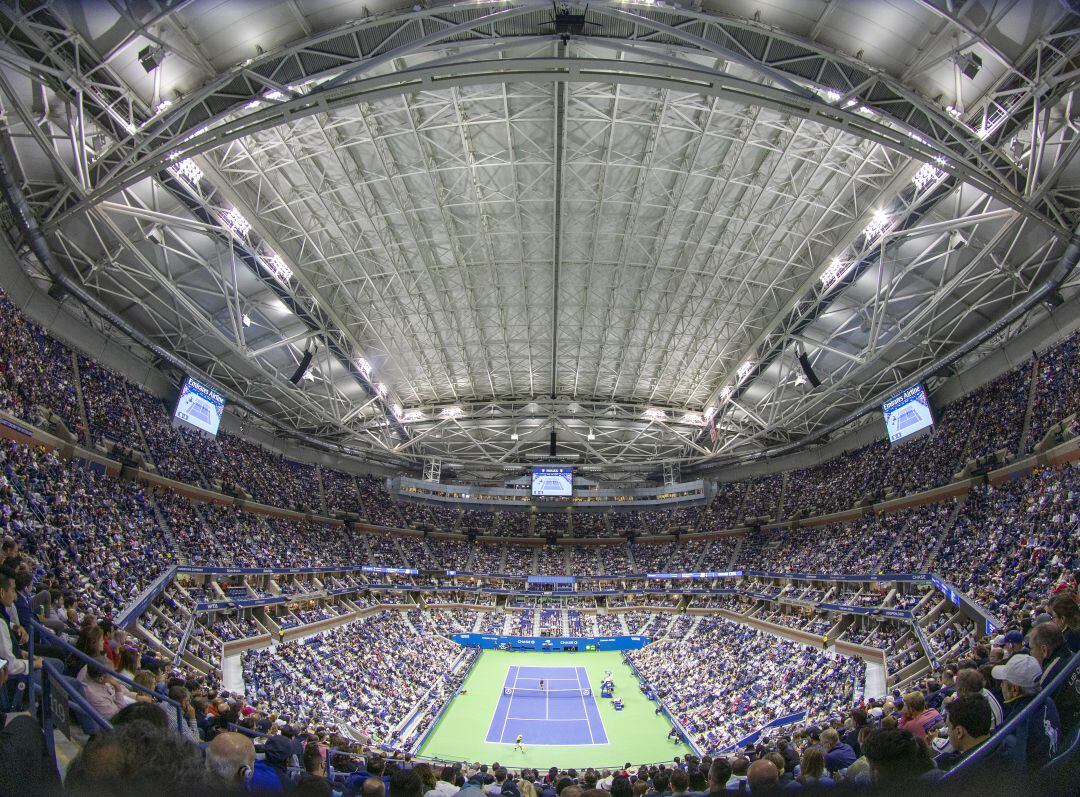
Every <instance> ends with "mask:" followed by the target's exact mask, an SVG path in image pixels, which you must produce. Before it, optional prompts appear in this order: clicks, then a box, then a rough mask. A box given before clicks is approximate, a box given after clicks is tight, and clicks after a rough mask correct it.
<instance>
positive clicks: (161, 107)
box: [154, 100, 172, 116]
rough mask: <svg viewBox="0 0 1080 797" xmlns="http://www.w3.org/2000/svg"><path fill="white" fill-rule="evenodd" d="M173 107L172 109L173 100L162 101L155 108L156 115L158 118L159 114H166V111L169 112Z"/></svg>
mask: <svg viewBox="0 0 1080 797" xmlns="http://www.w3.org/2000/svg"><path fill="white" fill-rule="evenodd" d="M171 107H172V100H162V101H161V102H159V103H158V104H157V105H155V106H154V115H155V116H157V115H158V114H159V113H164V112H165V111H167V110H169V109H170V108H171Z"/></svg>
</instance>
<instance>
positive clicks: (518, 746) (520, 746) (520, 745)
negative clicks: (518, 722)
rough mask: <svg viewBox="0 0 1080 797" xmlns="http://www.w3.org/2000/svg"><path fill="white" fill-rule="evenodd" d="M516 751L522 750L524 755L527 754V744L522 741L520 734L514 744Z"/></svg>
mask: <svg viewBox="0 0 1080 797" xmlns="http://www.w3.org/2000/svg"><path fill="white" fill-rule="evenodd" d="M514 749H515V750H520V751H521V752H523V753H524V752H525V743H524V742H522V741H521V734H520V733H519V734H518V735H517V740H516V741H515V742H514Z"/></svg>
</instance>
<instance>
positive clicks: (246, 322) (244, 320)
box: [240, 313, 251, 327]
mask: <svg viewBox="0 0 1080 797" xmlns="http://www.w3.org/2000/svg"><path fill="white" fill-rule="evenodd" d="M240 321H241V323H243V325H244V326H245V327H250V326H251V316H249V315H248V314H247V313H244V315H243V316H242V317H241V318H240Z"/></svg>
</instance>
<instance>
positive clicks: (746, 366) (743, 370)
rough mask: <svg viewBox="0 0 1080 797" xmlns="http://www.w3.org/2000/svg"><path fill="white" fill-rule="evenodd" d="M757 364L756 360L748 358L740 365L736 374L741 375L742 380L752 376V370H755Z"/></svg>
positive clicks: (740, 379)
mask: <svg viewBox="0 0 1080 797" xmlns="http://www.w3.org/2000/svg"><path fill="white" fill-rule="evenodd" d="M755 365H757V362H756V361H754V360H747V361H746V362H744V363H743V364H742V365H740V366H739V370H738V371H737V372H736V375H737V376H738V377H739V381H740V382H741V381H742V380H743V379H746V377H748V376H750V372H751V371H753V370H754V366H755Z"/></svg>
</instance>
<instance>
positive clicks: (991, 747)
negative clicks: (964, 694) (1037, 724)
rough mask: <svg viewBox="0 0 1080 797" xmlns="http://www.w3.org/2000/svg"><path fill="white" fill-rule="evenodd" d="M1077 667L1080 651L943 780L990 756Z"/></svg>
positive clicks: (965, 770) (1079, 663) (1079, 664)
mask: <svg viewBox="0 0 1080 797" xmlns="http://www.w3.org/2000/svg"><path fill="white" fill-rule="evenodd" d="M1077 667H1080V653H1077V654H1075V655H1074V656H1073V657H1072V658H1071V659H1070V660H1069V663H1068V664H1067V665H1066V666H1065V668H1064V669H1062V671H1061V672H1059V673H1058V674H1057V675H1056V676H1055V677H1054V680H1052V681H1051V682H1050V683H1048V684H1047V685H1046V686H1044V687H1043V688H1042V689H1041V690H1039V693H1038V694H1037V695H1036V696H1035V699H1034V700H1032V701H1031V702H1030V703H1029V704H1028V705H1026V706H1024V708H1023V710H1022V711H1020V712H1019V713H1018V714H1017V715H1016V716H1015V717H1013V718H1012V719H1010V720H1009V721H1008V722H1006V723H1005V724H1004V725H1001V726H1000V727H998V728H997V729H996V730H995V731H994V735H993V736H991V737H990V738H989V739H987V740H986V741H985V742H983V743H982V745H981V746H980V747H979V748H978V749H977V750H975V752H973V753H972V754H971V755H969V756H968V757H967V758H964V759H963V760H962V761H960V763H958V764H957V765H956V766H955V767H953V768H952V769H950V770H949V771H948V772H946V773H945V775H944V776H942V778H941V779H942V780H948V779H950V778H954V777H957V776H958V775H959V774H961V773H966V772H968V771H969V770H971V769H972V768H973V767H974V766H975V765H976V764H977V763H978V762H980V761H982V760H983V759H984V758H986V757H987V756H989V755H990V754H991V753H992V752H994V751H995V750H997V749H998V747H1000V746H1001V744H1002V743H1003V742H1004V741H1005V740H1006V739H1007V738H1008V737H1009V736H1010V735H1011V734H1012V733H1013V731H1015V730H1016V729H1017V728H1019V727H1021V726H1022V725H1025V724H1026V723H1027V722H1028V720H1029V718H1030V717H1031V715H1032V714H1033V713H1035V711H1037V710H1038V709H1040V708H1042V706H1043V705H1044V704H1045V703H1046V701H1047V700H1049V699H1051V697H1052V696H1053V695H1054V693H1056V692H1057V691H1058V690H1059V689H1060V688H1061V686H1062V685H1063V684H1064V683H1065V682H1066V681H1067V680H1068V679H1069V678H1070V677H1072V676H1073V674H1074V673H1075V671H1076V669H1077Z"/></svg>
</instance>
